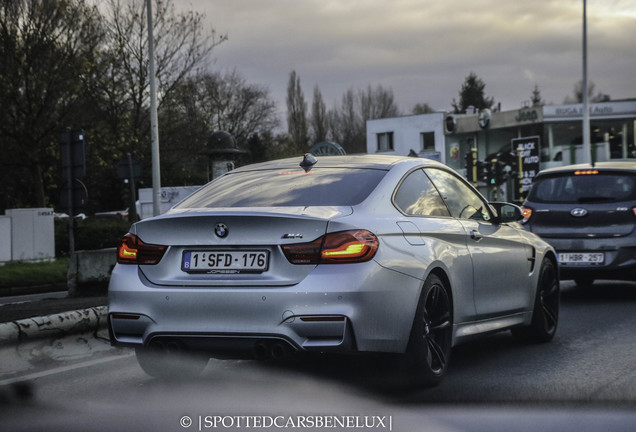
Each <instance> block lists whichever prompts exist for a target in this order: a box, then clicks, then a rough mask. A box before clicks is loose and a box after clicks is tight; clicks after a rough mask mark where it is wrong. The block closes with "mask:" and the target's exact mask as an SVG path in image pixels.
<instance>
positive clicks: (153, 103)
mask: <svg viewBox="0 0 636 432" xmlns="http://www.w3.org/2000/svg"><path fill="white" fill-rule="evenodd" d="M151 3H152V0H146V4H147V8H146V9H147V13H148V59H149V62H148V75H149V80H150V134H151V139H152V214H153V216H158V215H159V214H160V213H161V174H160V167H159V126H158V120H157V89H156V87H155V51H154V39H153V35H152V4H151Z"/></svg>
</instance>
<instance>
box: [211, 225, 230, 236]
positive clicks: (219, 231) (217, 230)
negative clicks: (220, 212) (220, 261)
mask: <svg viewBox="0 0 636 432" xmlns="http://www.w3.org/2000/svg"><path fill="white" fill-rule="evenodd" d="M229 232H230V231H229V230H228V229H227V227H226V226H225V224H222V223H218V224H216V226H215V227H214V234H216V236H217V237H220V238H224V237H227V235H228V233H229Z"/></svg>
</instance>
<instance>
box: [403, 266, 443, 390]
mask: <svg viewBox="0 0 636 432" xmlns="http://www.w3.org/2000/svg"><path fill="white" fill-rule="evenodd" d="M452 331H453V308H452V302H451V298H450V294H449V292H448V289H447V288H446V286H445V285H444V283H443V282H442V280H441V279H440V278H439V277H438V276H437V275H434V274H432V275H430V276H429V277H428V278H427V279H426V281H425V282H424V286H423V287H422V294H421V298H420V302H419V304H418V309H417V312H416V315H415V321H414V323H413V329H412V331H411V338H410V342H409V347H408V350H407V355H406V358H407V371H408V372H409V375H410V376H411V378H412V379H413V380H414V381H415V384H417V385H427V386H431V385H436V384H438V383H439V382H440V381H441V379H442V378H443V376H444V375H445V373H446V369H447V368H448V362H449V360H450V354H451V345H452V336H453V333H452Z"/></svg>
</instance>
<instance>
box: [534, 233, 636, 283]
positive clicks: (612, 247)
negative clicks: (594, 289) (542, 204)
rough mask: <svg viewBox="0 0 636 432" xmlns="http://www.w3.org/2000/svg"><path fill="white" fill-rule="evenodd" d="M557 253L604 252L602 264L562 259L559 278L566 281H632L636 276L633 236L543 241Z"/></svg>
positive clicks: (635, 249) (635, 250) (635, 254)
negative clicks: (580, 279) (570, 261)
mask: <svg viewBox="0 0 636 432" xmlns="http://www.w3.org/2000/svg"><path fill="white" fill-rule="evenodd" d="M544 240H546V241H547V242H548V243H550V244H551V245H552V246H553V247H554V249H555V250H556V252H557V256H560V255H561V254H562V253H586V252H594V253H599V252H600V253H603V254H604V261H603V263H596V264H583V263H576V264H573V263H563V262H561V261H560V260H559V272H560V277H561V279H563V280H567V279H579V278H585V279H614V280H633V279H634V278H635V277H636V245H635V244H636V240H635V239H634V238H632V237H626V238H614V239H599V238H594V239H554V238H544Z"/></svg>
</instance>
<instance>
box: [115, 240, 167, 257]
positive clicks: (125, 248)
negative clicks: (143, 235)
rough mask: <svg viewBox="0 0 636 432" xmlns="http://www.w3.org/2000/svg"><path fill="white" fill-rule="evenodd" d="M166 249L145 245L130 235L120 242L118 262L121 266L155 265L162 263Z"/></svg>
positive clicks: (164, 247)
mask: <svg viewBox="0 0 636 432" xmlns="http://www.w3.org/2000/svg"><path fill="white" fill-rule="evenodd" d="M166 249H167V248H166V246H159V245H151V244H147V243H144V242H143V241H141V239H140V238H139V237H137V236H136V235H134V234H131V233H128V234H126V235H125V236H123V237H122V238H121V241H120V242H119V247H118V248H117V262H118V263H119V264H138V265H141V264H145V265H154V264H157V263H158V262H159V261H161V258H162V257H163V254H164V253H165V252H166Z"/></svg>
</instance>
